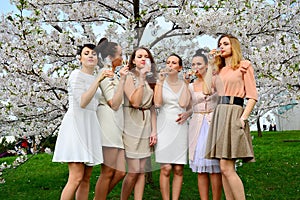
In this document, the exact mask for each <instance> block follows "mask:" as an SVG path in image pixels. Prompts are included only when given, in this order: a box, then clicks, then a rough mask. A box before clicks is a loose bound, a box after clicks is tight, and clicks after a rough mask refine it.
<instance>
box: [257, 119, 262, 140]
mask: <svg viewBox="0 0 300 200" xmlns="http://www.w3.org/2000/svg"><path fill="white" fill-rule="evenodd" d="M256 126H257V136H258V137H262V131H261V128H260V117H258V118H257V120H256Z"/></svg>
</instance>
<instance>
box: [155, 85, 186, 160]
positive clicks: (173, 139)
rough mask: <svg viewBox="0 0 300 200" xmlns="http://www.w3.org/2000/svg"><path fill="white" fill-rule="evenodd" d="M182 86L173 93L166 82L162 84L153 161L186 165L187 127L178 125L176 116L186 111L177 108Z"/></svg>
mask: <svg viewBox="0 0 300 200" xmlns="http://www.w3.org/2000/svg"><path fill="white" fill-rule="evenodd" d="M183 87H184V84H182V88H181V89H180V90H179V92H178V93H175V92H174V91H173V90H172V89H171V88H170V86H169V85H168V83H167V81H164V83H163V91H162V98H163V105H162V106H161V108H160V109H159V113H158V115H157V144H156V147H155V161H156V162H157V163H161V164H163V163H167V164H187V151H188V125H187V122H185V123H184V124H178V123H177V122H176V119H177V118H178V114H180V113H183V112H185V111H186V109H185V108H181V107H180V106H179V103H178V101H179V97H180V95H181V93H182V91H183Z"/></svg>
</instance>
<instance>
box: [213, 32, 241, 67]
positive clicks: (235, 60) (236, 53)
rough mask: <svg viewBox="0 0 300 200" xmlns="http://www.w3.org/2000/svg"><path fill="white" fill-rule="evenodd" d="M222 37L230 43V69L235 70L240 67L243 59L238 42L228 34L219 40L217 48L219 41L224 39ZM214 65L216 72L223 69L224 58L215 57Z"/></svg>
mask: <svg viewBox="0 0 300 200" xmlns="http://www.w3.org/2000/svg"><path fill="white" fill-rule="evenodd" d="M224 37H227V38H228V39H229V41H230V44H231V52H232V55H231V68H232V69H234V70H236V69H238V68H239V67H240V62H241V60H242V59H243V56H242V51H241V44H240V42H239V40H238V39H237V38H236V37H234V36H232V35H229V34H225V35H222V36H221V37H220V38H219V40H218V46H219V44H220V41H221V39H222V38H224ZM215 63H216V66H217V68H218V70H220V69H222V68H223V67H225V58H223V57H221V56H218V57H216V61H215Z"/></svg>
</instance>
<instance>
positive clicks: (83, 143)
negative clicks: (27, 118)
mask: <svg viewBox="0 0 300 200" xmlns="http://www.w3.org/2000/svg"><path fill="white" fill-rule="evenodd" d="M94 80H95V77H94V76H93V75H89V74H86V73H83V72H81V71H80V70H78V69H76V70H74V71H73V72H72V73H71V75H70V78H69V80H68V94H69V108H68V111H67V112H66V114H65V116H64V118H63V120H62V123H61V126H60V130H59V133H58V137H57V140H56V144H55V151H54V155H53V162H82V163H85V164H86V165H89V166H94V165H98V164H101V163H103V155H102V146H101V145H102V144H101V128H100V125H99V122H98V119H97V115H96V110H97V106H98V99H99V98H100V96H101V91H100V90H99V89H98V90H97V92H96V93H95V95H94V97H93V98H92V100H91V101H90V103H89V104H88V105H87V106H86V107H85V108H81V107H80V100H81V95H82V94H83V93H84V92H85V91H87V90H88V88H89V87H90V86H91V84H92V83H93V81H94Z"/></svg>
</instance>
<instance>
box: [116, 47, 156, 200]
mask: <svg viewBox="0 0 300 200" xmlns="http://www.w3.org/2000/svg"><path fill="white" fill-rule="evenodd" d="M147 59H150V61H151V63H154V60H153V57H152V55H151V53H150V51H149V50H148V49H146V48H144V47H140V48H137V49H136V50H135V51H134V52H133V53H132V55H131V58H130V60H129V69H130V70H131V72H130V73H129V74H128V75H127V78H126V82H125V85H126V87H125V88H124V91H125V99H124V120H125V121H124V133H123V141H124V147H125V155H126V161H127V165H128V173H127V174H126V176H125V178H124V181H123V184H122V193H121V199H122V200H126V199H128V198H129V196H130V194H131V192H132V191H133V189H134V198H135V199H142V198H143V193H144V187H145V164H146V161H147V159H148V158H149V157H150V155H151V149H150V147H151V146H153V145H154V144H156V113H155V108H154V105H153V103H152V99H153V90H152V89H151V87H150V86H149V83H148V81H147V79H146V74H147V72H149V71H150V69H149V68H148V66H146V60H147Z"/></svg>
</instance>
